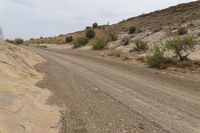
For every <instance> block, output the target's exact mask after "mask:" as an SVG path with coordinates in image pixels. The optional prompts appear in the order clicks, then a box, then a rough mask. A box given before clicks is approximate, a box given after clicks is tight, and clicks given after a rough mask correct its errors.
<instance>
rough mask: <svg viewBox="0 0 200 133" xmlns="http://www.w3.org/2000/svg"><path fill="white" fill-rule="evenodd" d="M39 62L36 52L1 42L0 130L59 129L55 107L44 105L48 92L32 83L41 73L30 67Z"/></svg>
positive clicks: (4, 132)
mask: <svg viewBox="0 0 200 133" xmlns="http://www.w3.org/2000/svg"><path fill="white" fill-rule="evenodd" d="M42 62H44V60H43V59H42V58H41V57H39V56H38V55H37V54H35V53H33V52H31V51H28V50H25V49H23V48H19V47H17V46H14V45H11V44H8V43H5V42H3V41H0V133H1V132H2V133H36V132H37V133H51V132H57V131H58V121H59V113H58V108H57V107H52V106H48V105H45V101H46V99H47V98H48V97H49V96H50V92H48V91H47V90H42V89H40V88H38V87H36V86H35V85H34V84H35V83H36V82H37V81H39V80H42V78H43V75H41V74H40V73H38V72H37V71H35V70H34V68H33V66H34V65H35V64H37V63H42Z"/></svg>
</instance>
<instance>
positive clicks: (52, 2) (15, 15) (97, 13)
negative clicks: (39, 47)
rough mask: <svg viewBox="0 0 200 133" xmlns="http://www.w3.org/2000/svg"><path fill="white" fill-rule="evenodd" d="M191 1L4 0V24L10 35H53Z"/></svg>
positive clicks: (0, 21) (1, 7) (0, 6)
mask: <svg viewBox="0 0 200 133" xmlns="http://www.w3.org/2000/svg"><path fill="white" fill-rule="evenodd" d="M189 1H191V0H153V1H149V0H140V1H138V0H96V1H94V0H73V1H71V0H0V16H1V19H0V26H2V27H3V29H4V36H5V37H8V38H16V37H22V38H29V37H39V36H52V35H58V34H61V33H68V32H72V31H76V30H81V29H83V28H84V27H85V26H86V25H91V24H92V23H93V22H99V23H101V24H103V23H107V22H108V21H110V22H111V23H114V22H117V21H120V20H122V19H125V18H129V17H133V16H135V15H139V14H142V13H146V12H150V11H153V10H157V9H162V8H166V7H168V6H171V5H176V4H178V3H183V2H189Z"/></svg>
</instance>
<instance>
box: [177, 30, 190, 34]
mask: <svg viewBox="0 0 200 133" xmlns="http://www.w3.org/2000/svg"><path fill="white" fill-rule="evenodd" d="M187 32H188V30H187V29H186V28H179V29H178V31H177V34H178V35H185V34H187Z"/></svg>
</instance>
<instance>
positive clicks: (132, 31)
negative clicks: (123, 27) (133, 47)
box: [129, 26, 137, 34]
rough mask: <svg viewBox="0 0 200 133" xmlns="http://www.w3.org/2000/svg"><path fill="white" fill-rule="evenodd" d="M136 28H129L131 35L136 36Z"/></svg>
mask: <svg viewBox="0 0 200 133" xmlns="http://www.w3.org/2000/svg"><path fill="white" fill-rule="evenodd" d="M136 30H137V29H136V27H134V26H132V27H130V28H129V34H134V33H135V32H136Z"/></svg>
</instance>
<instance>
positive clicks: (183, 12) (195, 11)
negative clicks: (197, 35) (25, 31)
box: [27, 0, 200, 44]
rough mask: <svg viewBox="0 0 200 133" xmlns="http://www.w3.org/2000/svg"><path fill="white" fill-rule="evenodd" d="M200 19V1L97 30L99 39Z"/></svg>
mask: <svg viewBox="0 0 200 133" xmlns="http://www.w3.org/2000/svg"><path fill="white" fill-rule="evenodd" d="M198 19H200V1H199V0H198V1H195V2H190V3H184V4H179V5H177V6H172V7H169V8H166V9H163V10H158V11H155V12H152V13H148V14H142V15H140V16H137V17H133V18H129V19H127V20H123V21H121V22H119V23H117V24H113V25H110V26H100V27H99V28H95V29H94V30H95V32H96V34H97V37H98V36H100V35H102V34H104V33H106V32H110V31H112V32H116V33H119V32H123V31H127V30H128V29H129V27H131V26H135V27H137V29H139V30H140V31H141V32H142V31H145V30H151V31H156V30H163V29H166V30H167V29H169V28H173V27H178V26H180V25H181V24H183V23H186V22H192V21H195V20H198ZM85 31H86V30H83V31H78V32H74V33H69V34H66V35H59V36H55V37H47V38H42V37H41V38H38V39H31V40H29V41H27V43H33V44H34V43H53V44H64V43H65V40H66V36H72V37H73V38H77V37H80V36H84V34H85Z"/></svg>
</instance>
